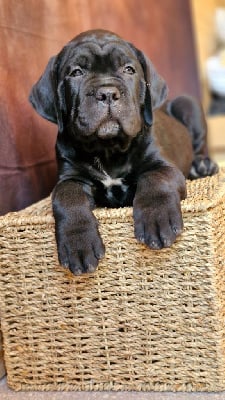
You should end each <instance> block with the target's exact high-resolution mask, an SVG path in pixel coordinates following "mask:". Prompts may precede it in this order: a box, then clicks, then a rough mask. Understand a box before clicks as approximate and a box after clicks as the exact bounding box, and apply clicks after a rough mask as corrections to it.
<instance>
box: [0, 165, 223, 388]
mask: <svg viewBox="0 0 225 400" xmlns="http://www.w3.org/2000/svg"><path fill="white" fill-rule="evenodd" d="M224 208H225V170H221V171H220V173H219V174H218V175H216V176H215V177H213V178H206V179H202V180H197V181H195V182H192V183H188V199H187V200H186V201H184V202H183V204H182V209H183V216H184V224H185V230H184V233H183V234H182V236H181V237H180V238H179V239H178V240H177V241H176V243H175V244H174V245H173V246H172V248H170V249H165V250H161V251H151V250H150V249H148V248H147V247H145V246H144V245H142V244H138V243H137V242H136V240H135V239H134V234H133V221H132V210H131V209H129V208H128V209H117V210H111V209H108V210H107V209H100V210H96V212H95V214H96V216H97V217H98V219H99V221H100V231H101V234H102V237H103V239H104V242H105V245H106V249H107V254H106V257H105V259H104V260H103V261H102V262H101V264H100V265H99V268H98V270H97V271H96V273H94V274H90V275H85V276H81V277H75V276H72V274H70V272H68V271H66V270H65V269H63V268H62V267H60V266H59V265H58V263H57V253H56V246H55V240H54V221H53V217H52V214H51V206H50V199H46V200H44V201H41V202H40V203H37V204H35V205H34V206H32V207H30V208H28V209H26V210H24V211H22V212H19V213H11V214H9V215H8V216H6V217H2V218H1V219H0V266H1V273H0V310H1V324H2V331H3V339H4V350H5V361H6V367H7V373H8V383H9V385H10V386H11V387H12V388H13V389H15V390H20V389H22V390H137V391H139V390H143V391H147V390H157V391H158V390H159V391H163V390H172V391H180V390H182V391H192V390H195V391H219V390H224V389H225V265H224V264H225V261H224V258H225V235H224V232H225V210H224Z"/></svg>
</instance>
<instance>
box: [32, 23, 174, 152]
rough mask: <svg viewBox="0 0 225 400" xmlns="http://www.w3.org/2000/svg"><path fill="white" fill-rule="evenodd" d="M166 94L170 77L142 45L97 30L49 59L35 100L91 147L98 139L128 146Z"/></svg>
mask: <svg viewBox="0 0 225 400" xmlns="http://www.w3.org/2000/svg"><path fill="white" fill-rule="evenodd" d="M166 96H167V86H166V83H165V81H164V80H163V79H162V78H161V77H160V75H159V74H158V73H157V72H156V70H155V68H154V66H153V65H152V63H151V61H150V60H148V58H147V57H146V56H145V55H144V54H143V53H142V52H141V51H140V50H138V49H136V48H135V47H134V46H133V45H132V44H130V43H128V42H126V41H124V40H122V39H121V38H120V37H119V36H117V35H116V34H114V33H111V32H108V31H103V30H97V31H88V32H84V33H82V34H80V35H78V36H77V37H75V38H74V39H73V40H72V41H71V42H69V43H68V44H67V45H66V46H65V47H64V48H63V49H62V50H61V52H60V53H59V54H58V55H57V56H55V57H52V58H51V59H50V61H49V63H48V65H47V67H46V70H45V71H44V73H43V75H42V76H41V78H40V79H39V81H38V82H37V83H36V84H35V85H34V86H33V88H32V91H31V94H30V101H31V103H32V105H33V106H34V108H35V109H36V110H37V112H38V113H39V114H40V115H41V116H43V117H44V118H46V119H48V120H50V121H52V122H55V123H57V124H58V126H59V132H63V131H64V132H65V131H66V132H68V134H69V135H71V136H72V137H73V138H74V140H77V141H79V142H80V143H83V144H84V145H85V146H86V148H89V150H90V151H92V150H93V151H94V149H95V147H96V144H97V146H98V147H99V146H101V145H102V146H110V147H112V146H115V147H116V148H117V149H118V150H120V151H125V150H126V149H127V147H128V146H129V144H130V142H131V141H132V138H134V137H135V136H136V135H137V134H138V133H139V132H141V130H142V129H143V127H144V125H145V126H146V125H147V126H150V125H151V124H152V111H153V110H154V109H156V108H158V107H160V105H161V104H162V103H163V102H164V101H165V99H166Z"/></svg>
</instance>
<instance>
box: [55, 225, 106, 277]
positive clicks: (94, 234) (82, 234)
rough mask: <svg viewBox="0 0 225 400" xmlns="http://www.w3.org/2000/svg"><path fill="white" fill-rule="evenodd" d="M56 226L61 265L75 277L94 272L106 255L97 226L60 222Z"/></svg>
mask: <svg viewBox="0 0 225 400" xmlns="http://www.w3.org/2000/svg"><path fill="white" fill-rule="evenodd" d="M56 226H57V227H56V241H57V246H58V257H59V262H60V264H61V265H63V266H64V267H67V268H69V269H70V271H71V272H72V273H73V274H74V275H81V274H84V273H91V272H94V271H95V270H96V268H97V266H98V263H99V260H100V259H101V258H103V257H104V254H105V247H104V244H103V242H102V239H101V236H100V234H99V232H98V229H97V224H96V223H94V222H93V221H92V222H89V223H85V224H76V222H75V221H73V222H72V221H71V222H68V221H60V223H59V224H56Z"/></svg>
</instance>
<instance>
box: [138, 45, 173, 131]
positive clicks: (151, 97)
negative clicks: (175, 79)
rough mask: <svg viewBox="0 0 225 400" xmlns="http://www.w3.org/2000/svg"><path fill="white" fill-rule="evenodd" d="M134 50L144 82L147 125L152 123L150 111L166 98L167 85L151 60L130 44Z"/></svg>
mask: <svg viewBox="0 0 225 400" xmlns="http://www.w3.org/2000/svg"><path fill="white" fill-rule="evenodd" d="M131 47H132V48H133V50H135V53H136V56H137V58H138V61H139V62H140V64H141V66H142V69H143V72H144V78H145V83H146V91H145V103H144V120H145V123H146V124H147V125H149V126H151V125H152V119H153V118H152V111H153V110H155V109H157V108H159V107H160V106H161V105H162V104H163V103H164V101H165V100H166V98H167V95H168V87H167V84H166V82H165V80H164V79H163V78H162V77H161V76H160V75H159V74H158V72H157V71H156V69H155V67H154V65H153V64H152V62H151V61H150V60H149V59H148V57H146V55H145V54H144V53H143V52H141V51H140V50H138V49H137V48H135V47H134V46H133V45H131Z"/></svg>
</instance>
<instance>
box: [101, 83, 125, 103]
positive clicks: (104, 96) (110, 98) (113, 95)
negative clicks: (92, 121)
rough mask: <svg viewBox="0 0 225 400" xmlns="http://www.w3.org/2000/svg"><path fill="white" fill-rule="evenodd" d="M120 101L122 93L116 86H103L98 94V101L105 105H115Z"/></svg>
mask: <svg viewBox="0 0 225 400" xmlns="http://www.w3.org/2000/svg"><path fill="white" fill-rule="evenodd" d="M119 99H120V92H119V89H117V88H116V87H115V86H103V87H101V88H99V89H98V90H97V92H96V100H98V101H102V102H103V103H107V104H110V103H113V102H115V101H117V100H119Z"/></svg>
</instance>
